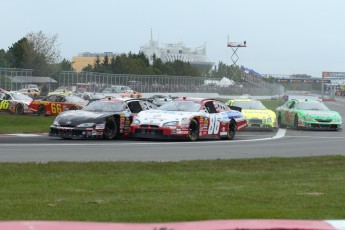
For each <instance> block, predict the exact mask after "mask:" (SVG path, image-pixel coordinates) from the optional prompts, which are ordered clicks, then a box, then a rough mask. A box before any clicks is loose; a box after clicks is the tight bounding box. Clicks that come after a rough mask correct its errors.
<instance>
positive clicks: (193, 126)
mask: <svg viewBox="0 0 345 230" xmlns="http://www.w3.org/2000/svg"><path fill="white" fill-rule="evenodd" d="M198 138H199V124H198V122H197V121H196V120H194V119H193V120H192V121H191V122H190V124H189V132H188V140H190V141H196V140H197V139H198Z"/></svg>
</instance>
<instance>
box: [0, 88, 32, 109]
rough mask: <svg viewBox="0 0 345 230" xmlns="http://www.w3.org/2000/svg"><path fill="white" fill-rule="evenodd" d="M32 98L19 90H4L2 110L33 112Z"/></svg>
mask: <svg viewBox="0 0 345 230" xmlns="http://www.w3.org/2000/svg"><path fill="white" fill-rule="evenodd" d="M31 102H32V98H31V97H29V96H27V95H24V94H22V93H19V92H17V91H3V92H1V93H0V111H6V112H9V113H12V114H24V113H32V111H31V110H30V109H29V105H30V104H31Z"/></svg>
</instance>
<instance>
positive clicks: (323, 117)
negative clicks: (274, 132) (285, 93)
mask: <svg viewBox="0 0 345 230" xmlns="http://www.w3.org/2000/svg"><path fill="white" fill-rule="evenodd" d="M277 120H278V125H279V127H286V126H289V127H294V128H296V129H300V128H307V129H326V130H341V129H342V118H341V116H340V114H339V113H338V112H336V111H332V110H330V109H329V108H328V107H327V106H326V105H325V104H324V103H323V102H322V101H320V100H314V99H290V100H288V101H287V102H286V103H285V104H283V105H282V106H280V107H278V108H277Z"/></svg>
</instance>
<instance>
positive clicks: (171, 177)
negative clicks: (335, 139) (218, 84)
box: [0, 150, 345, 222]
mask: <svg viewBox="0 0 345 230" xmlns="http://www.w3.org/2000/svg"><path fill="white" fill-rule="evenodd" d="M114 151H115V150H114ZM344 168H345V157H344V156H327V157H307V158H269V159H236V160H210V161H181V162H148V163H147V162H146V163H141V162H84V163H73V162H49V163H44V164H43V163H0V175H1V180H0V203H1V206H0V213H1V215H0V219H1V220H69V221H102V222H172V221H193V220H212V219H321V220H323V219H345V213H344V204H345V174H344Z"/></svg>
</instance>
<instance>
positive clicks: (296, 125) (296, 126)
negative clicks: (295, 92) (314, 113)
mask: <svg viewBox="0 0 345 230" xmlns="http://www.w3.org/2000/svg"><path fill="white" fill-rule="evenodd" d="M293 127H294V128H295V129H298V115H297V114H296V115H295V119H294V120H293Z"/></svg>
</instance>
